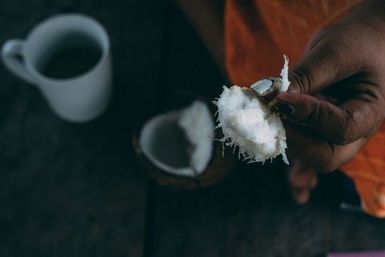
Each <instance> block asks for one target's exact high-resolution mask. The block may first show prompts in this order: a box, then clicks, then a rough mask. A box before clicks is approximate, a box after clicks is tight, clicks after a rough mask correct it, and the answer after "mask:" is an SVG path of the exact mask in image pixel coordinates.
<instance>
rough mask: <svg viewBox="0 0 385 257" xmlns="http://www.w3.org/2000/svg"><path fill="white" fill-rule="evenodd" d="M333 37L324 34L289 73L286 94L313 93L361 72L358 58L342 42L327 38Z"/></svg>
mask: <svg viewBox="0 0 385 257" xmlns="http://www.w3.org/2000/svg"><path fill="white" fill-rule="evenodd" d="M332 37H333V36H332V35H329V34H327V33H326V35H323V38H321V39H319V40H318V42H317V44H316V45H315V46H313V47H312V48H311V49H310V50H309V51H308V52H307V53H306V54H305V56H304V57H303V59H302V60H301V61H300V63H298V64H297V65H296V66H295V67H294V68H293V69H292V70H291V71H290V72H289V81H290V83H291V84H290V87H289V91H299V92H302V93H307V94H316V93H318V92H320V91H321V90H322V89H324V88H326V87H327V86H329V85H331V84H333V83H335V82H337V81H340V80H343V79H345V78H348V77H350V76H352V75H354V74H355V73H357V72H358V71H359V70H360V68H361V67H362V65H361V61H360V57H359V55H357V54H354V55H353V54H352V53H350V52H349V51H350V50H349V48H348V47H347V46H346V45H343V43H342V42H343V41H340V40H334V39H329V38H332Z"/></svg>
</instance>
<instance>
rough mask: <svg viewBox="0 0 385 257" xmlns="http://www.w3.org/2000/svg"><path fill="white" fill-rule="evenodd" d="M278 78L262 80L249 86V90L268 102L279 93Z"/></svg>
mask: <svg viewBox="0 0 385 257" xmlns="http://www.w3.org/2000/svg"><path fill="white" fill-rule="evenodd" d="M280 83H281V82H280V80H279V78H267V79H262V80H259V81H257V82H255V83H254V84H252V85H251V86H250V88H251V89H252V90H253V91H254V92H255V93H256V94H257V95H258V96H260V97H262V98H263V99H264V100H266V101H268V102H270V101H271V100H273V99H274V98H275V97H276V96H277V94H278V93H279V88H280V85H281V84H280Z"/></svg>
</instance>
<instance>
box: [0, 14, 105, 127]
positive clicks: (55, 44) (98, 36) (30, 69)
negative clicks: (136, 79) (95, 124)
mask: <svg viewBox="0 0 385 257" xmlns="http://www.w3.org/2000/svg"><path fill="white" fill-rule="evenodd" d="M77 43H82V44H89V45H90V47H94V48H95V47H96V48H97V50H98V51H100V58H99V60H98V61H97V62H96V63H95V65H94V66H93V67H91V68H90V69H89V70H87V71H86V72H84V73H83V74H80V75H77V76H75V77H71V78H65V79H57V78H52V77H48V76H46V75H44V74H43V73H42V69H43V68H44V66H45V65H46V64H47V62H48V60H49V58H51V57H52V55H53V54H54V53H55V52H56V51H57V50H58V49H62V48H64V47H67V46H69V45H72V44H77ZM1 57H2V60H3V62H4V64H5V66H6V67H7V68H8V69H9V70H10V71H11V72H13V73H14V74H15V75H16V76H18V77H20V78H22V79H24V80H25V81H27V82H29V83H31V84H33V85H36V86H37V87H38V88H39V89H40V91H41V92H42V94H43V95H44V96H45V98H46V99H47V101H48V103H49V104H50V106H51V107H52V109H53V110H54V112H55V113H56V114H57V115H59V116H60V117H61V118H63V119H65V120H67V121H73V122H84V121H89V120H91V119H93V118H95V117H97V116H98V115H99V114H101V113H102V112H103V110H104V109H105V108H106V106H107V105H108V102H109V98H110V93H111V54H110V42H109V38H108V35H107V32H106V31H105V29H104V28H103V27H102V26H101V24H100V23H98V22H97V21H95V20H94V19H92V18H91V17H88V16H85V15H81V14H65V15H58V16H54V17H52V18H50V19H48V20H46V21H43V22H42V23H40V24H38V25H37V26H36V27H35V28H34V29H33V30H32V31H31V32H30V33H29V35H28V36H27V38H26V39H25V40H19V39H11V40H8V41H7V42H5V43H4V45H3V47H2V51H1ZM68 68H69V69H71V67H68Z"/></svg>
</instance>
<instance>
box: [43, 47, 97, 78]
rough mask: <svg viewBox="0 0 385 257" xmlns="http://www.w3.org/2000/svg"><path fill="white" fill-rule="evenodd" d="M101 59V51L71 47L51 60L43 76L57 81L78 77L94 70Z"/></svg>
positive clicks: (61, 51)
mask: <svg viewBox="0 0 385 257" xmlns="http://www.w3.org/2000/svg"><path fill="white" fill-rule="evenodd" d="M100 57H101V52H100V50H99V49H96V48H92V47H87V46H71V47H68V48H64V49H61V50H58V51H57V52H56V53H55V54H53V56H52V57H51V58H49V60H48V62H47V64H46V65H45V68H44V69H43V74H44V75H45V76H46V77H50V78H55V79H68V78H72V77H77V76H79V75H82V74H83V73H86V72H87V71H89V70H90V69H92V68H93V67H94V66H95V65H96V64H97V62H98V61H99V59H100Z"/></svg>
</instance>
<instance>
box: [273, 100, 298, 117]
mask: <svg viewBox="0 0 385 257" xmlns="http://www.w3.org/2000/svg"><path fill="white" fill-rule="evenodd" d="M269 106H270V108H271V109H273V110H274V111H276V112H279V113H282V114H284V115H286V116H291V115H293V114H294V113H295V107H294V106H293V105H291V104H288V103H285V102H281V101H279V100H277V99H274V100H273V101H271V102H270V103H269Z"/></svg>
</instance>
